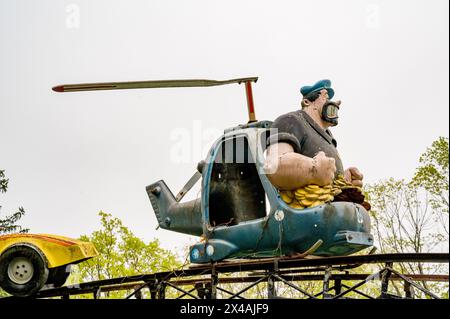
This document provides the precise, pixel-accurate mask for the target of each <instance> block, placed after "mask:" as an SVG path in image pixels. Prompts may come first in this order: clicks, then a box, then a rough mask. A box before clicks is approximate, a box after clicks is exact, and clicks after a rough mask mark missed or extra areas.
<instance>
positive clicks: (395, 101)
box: [0, 0, 449, 248]
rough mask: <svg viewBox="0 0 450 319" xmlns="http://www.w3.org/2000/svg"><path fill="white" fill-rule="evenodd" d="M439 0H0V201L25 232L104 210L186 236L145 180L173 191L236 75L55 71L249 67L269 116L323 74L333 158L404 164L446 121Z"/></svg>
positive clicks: (398, 174)
mask: <svg viewBox="0 0 450 319" xmlns="http://www.w3.org/2000/svg"><path fill="white" fill-rule="evenodd" d="M448 9H449V8H448V1H447V0H433V1H426V0H413V1H412V0H402V1H400V0H394V1H392V0H389V1H388V0H385V1H380V0H373V1H364V0H340V1H337V0H328V1H324V0H323V1H313V0H302V1H277V2H275V1H261V0H258V1H242V0H240V1H236V0H228V1H211V0H208V1H169V0H158V1H154V0H152V1H150V0H149V1H137V0H135V1H124V0H123V1H118V0H107V1H106V0H102V1H99V0H95V1H93V0H84V1H82V0H78V1H61V0H40V1H34V0H1V1H0V168H1V169H5V170H6V174H7V176H8V177H9V178H10V185H9V190H8V192H7V193H6V194H4V195H1V197H0V203H1V205H2V206H3V208H2V213H3V214H2V216H4V214H7V213H11V212H13V211H14V210H15V209H16V208H17V207H18V206H23V207H24V208H25V209H26V216H25V217H24V218H23V219H22V220H21V224H23V225H24V226H26V227H29V228H30V229H31V232H33V233H54V234H60V235H66V236H70V237H78V236H80V235H82V234H89V233H90V232H92V231H93V230H96V229H98V228H99V227H100V222H99V218H98V216H97V213H98V211H99V210H104V211H106V212H109V213H111V214H113V215H114V216H117V217H119V218H120V219H122V221H123V222H124V223H125V225H126V226H128V227H129V228H130V229H131V230H132V231H134V232H135V234H136V235H138V236H139V237H141V238H144V239H146V240H150V239H152V238H159V239H160V240H161V243H162V244H163V246H164V247H166V248H177V247H183V246H184V245H186V244H188V243H192V242H193V239H192V238H188V237H187V236H184V235H177V234H176V233H172V232H168V231H165V230H158V231H156V230H155V227H156V219H155V216H154V213H153V210H152V208H151V204H150V202H149V200H148V197H147V194H146V192H145V186H146V185H149V184H151V183H153V182H155V181H157V180H159V179H164V180H165V181H166V183H167V184H168V186H169V187H170V188H171V189H172V191H173V192H174V193H175V194H176V193H177V192H178V191H179V190H180V188H181V187H182V186H183V185H184V183H185V182H186V181H187V180H188V178H189V177H190V176H191V175H192V173H193V172H194V170H195V166H196V163H197V162H198V161H199V160H201V159H202V158H204V156H205V155H206V151H207V148H208V147H209V144H210V143H211V141H212V140H214V139H216V138H218V137H219V136H220V133H221V132H222V131H223V129H224V128H227V127H231V126H235V125H237V124H240V123H245V122H246V121H247V111H246V102H245V94H244V89H243V87H242V86H239V85H237V84H235V85H230V86H222V87H213V88H187V89H155V90H129V91H101V92H79V93H65V94H61V93H55V92H53V91H51V87H52V86H54V85H57V84H63V83H86V82H108V81H134V80H156V79H189V78H206V79H217V80H225V79H229V78H236V77H249V76H258V77H259V80H258V82H257V83H256V84H255V85H254V100H255V106H256V116H257V118H258V119H261V120H262V119H266V120H274V119H275V118H276V117H277V116H279V115H281V114H283V113H286V112H290V111H293V110H296V109H297V108H298V107H299V101H300V97H301V96H300V93H299V89H300V87H301V86H303V85H310V84H313V83H314V82H316V81H317V80H320V79H324V78H328V79H330V80H331V81H332V86H333V88H334V90H335V92H336V94H335V98H336V99H340V100H342V105H341V110H340V124H339V126H338V127H335V128H333V129H332V132H333V134H334V136H335V138H336V139H337V141H338V150H339V152H340V155H341V157H342V159H343V163H344V166H346V167H348V166H357V167H358V168H359V169H360V170H361V171H362V172H363V173H364V175H365V180H366V182H375V181H377V180H380V179H385V178H389V177H394V178H410V177H411V176H412V174H413V173H414V169H415V168H416V167H417V165H418V158H419V156H420V154H421V153H423V152H424V151H425V149H426V148H427V147H428V146H429V145H430V144H431V143H432V142H433V141H434V140H436V139H437V138H438V137H439V136H448V130H449V120H448V117H449V94H448V93H449V92H448V86H449V83H448V68H449V65H448V54H449V42H448V37H449V34H448V22H449V16H448ZM180 132H181V133H183V134H184V135H180ZM180 136H183V137H182V139H183V140H181V137H180ZM180 142H181V143H183V144H184V143H186V145H187V149H188V150H189V151H188V152H187V153H186V156H183V158H182V159H180V158H179V157H177V156H175V155H174V154H176V153H177V152H176V150H174V147H175V146H176V145H179V144H180ZM196 195H197V192H196V191H194V192H193V194H190V196H188V197H187V198H194V197H195V196H196Z"/></svg>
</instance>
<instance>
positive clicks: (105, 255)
mask: <svg viewBox="0 0 450 319" xmlns="http://www.w3.org/2000/svg"><path fill="white" fill-rule="evenodd" d="M99 216H100V219H101V225H102V228H101V229H100V230H97V231H94V232H93V233H92V234H91V235H87V236H86V235H85V236H81V237H80V240H83V241H90V242H92V243H93V244H94V245H95V247H96V248H97V250H98V252H99V256H97V257H94V258H93V259H90V260H88V261H85V262H82V263H80V264H79V265H78V269H76V270H75V271H74V274H73V277H74V278H77V280H78V281H83V282H85V281H94V280H103V279H109V278H116V277H124V276H132V275H137V274H144V273H154V272H158V271H171V270H173V269H175V268H178V267H180V266H181V265H180V262H179V261H178V260H177V259H176V257H175V255H174V254H172V253H171V252H169V251H167V250H165V249H162V248H161V247H160V244H159V241H158V240H153V241H151V242H149V243H145V242H144V241H143V240H141V239H140V238H138V237H136V236H135V235H134V234H133V233H132V232H131V231H130V230H129V229H128V228H127V227H126V226H124V225H123V223H122V221H121V220H120V219H118V218H115V217H113V216H111V214H108V213H105V212H102V211H100V212H99ZM107 296H108V297H110V298H123V297H124V296H125V292H114V293H109V294H107Z"/></svg>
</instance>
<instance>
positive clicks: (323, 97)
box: [312, 89, 329, 114]
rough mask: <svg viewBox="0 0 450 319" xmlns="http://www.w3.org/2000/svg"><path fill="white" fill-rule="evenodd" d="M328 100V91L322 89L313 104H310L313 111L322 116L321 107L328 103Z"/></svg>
mask: <svg viewBox="0 0 450 319" xmlns="http://www.w3.org/2000/svg"><path fill="white" fill-rule="evenodd" d="M328 98H329V97H328V91H327V90H325V89H322V90H321V91H320V95H319V97H318V98H317V99H316V100H315V101H314V102H312V105H313V107H314V109H317V112H318V113H319V114H322V109H323V106H324V105H325V103H326V102H327V101H328Z"/></svg>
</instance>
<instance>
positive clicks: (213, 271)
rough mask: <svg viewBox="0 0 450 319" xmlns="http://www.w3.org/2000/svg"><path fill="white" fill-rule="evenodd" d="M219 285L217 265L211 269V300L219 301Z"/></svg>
mask: <svg viewBox="0 0 450 319" xmlns="http://www.w3.org/2000/svg"><path fill="white" fill-rule="evenodd" d="M218 284H219V274H218V273H217V270H216V267H215V265H212V268H211V291H210V293H209V298H210V299H217V285H218Z"/></svg>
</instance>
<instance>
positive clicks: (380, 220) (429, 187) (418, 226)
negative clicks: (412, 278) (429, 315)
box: [365, 137, 449, 294]
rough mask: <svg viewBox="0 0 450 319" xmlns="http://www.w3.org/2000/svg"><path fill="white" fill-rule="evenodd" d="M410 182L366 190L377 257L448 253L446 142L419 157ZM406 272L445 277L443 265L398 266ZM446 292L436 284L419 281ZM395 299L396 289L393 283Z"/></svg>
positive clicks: (383, 183) (441, 140)
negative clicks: (437, 274)
mask: <svg viewBox="0 0 450 319" xmlns="http://www.w3.org/2000/svg"><path fill="white" fill-rule="evenodd" d="M419 161H420V166H419V167H418V168H417V170H416V173H415V175H414V177H413V179H412V180H411V181H406V180H395V179H393V178H390V179H388V180H384V181H379V182H377V183H375V184H372V185H366V187H365V191H366V192H367V195H368V199H369V201H370V203H371V204H372V210H371V211H370V214H371V217H372V226H373V229H374V236H375V238H376V240H377V242H378V245H379V248H380V250H381V252H382V253H411V252H413V253H424V252H433V251H434V252H437V251H443V250H445V251H448V171H449V167H448V165H449V161H448V139H446V138H443V137H440V138H439V139H438V140H436V141H434V142H433V143H432V145H431V147H430V148H427V150H426V152H425V153H423V154H422V155H421V156H420V159H419ZM399 267H400V269H399V270H400V271H401V272H402V273H404V274H406V273H417V274H427V273H428V274H430V273H431V274H432V273H437V272H448V265H433V267H430V268H428V269H425V268H424V266H423V265H422V264H417V263H416V264H407V263H405V264H400V265H399ZM421 284H422V286H423V287H424V288H426V289H430V288H434V289H435V290H436V291H437V293H440V292H443V291H445V290H444V289H445V287H444V288H443V287H442V285H441V284H436V283H431V284H430V283H428V282H422V283H421ZM393 288H394V289H395V290H396V292H397V294H398V293H399V291H400V290H401V288H399V287H397V286H396V285H395V284H394V285H393Z"/></svg>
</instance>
